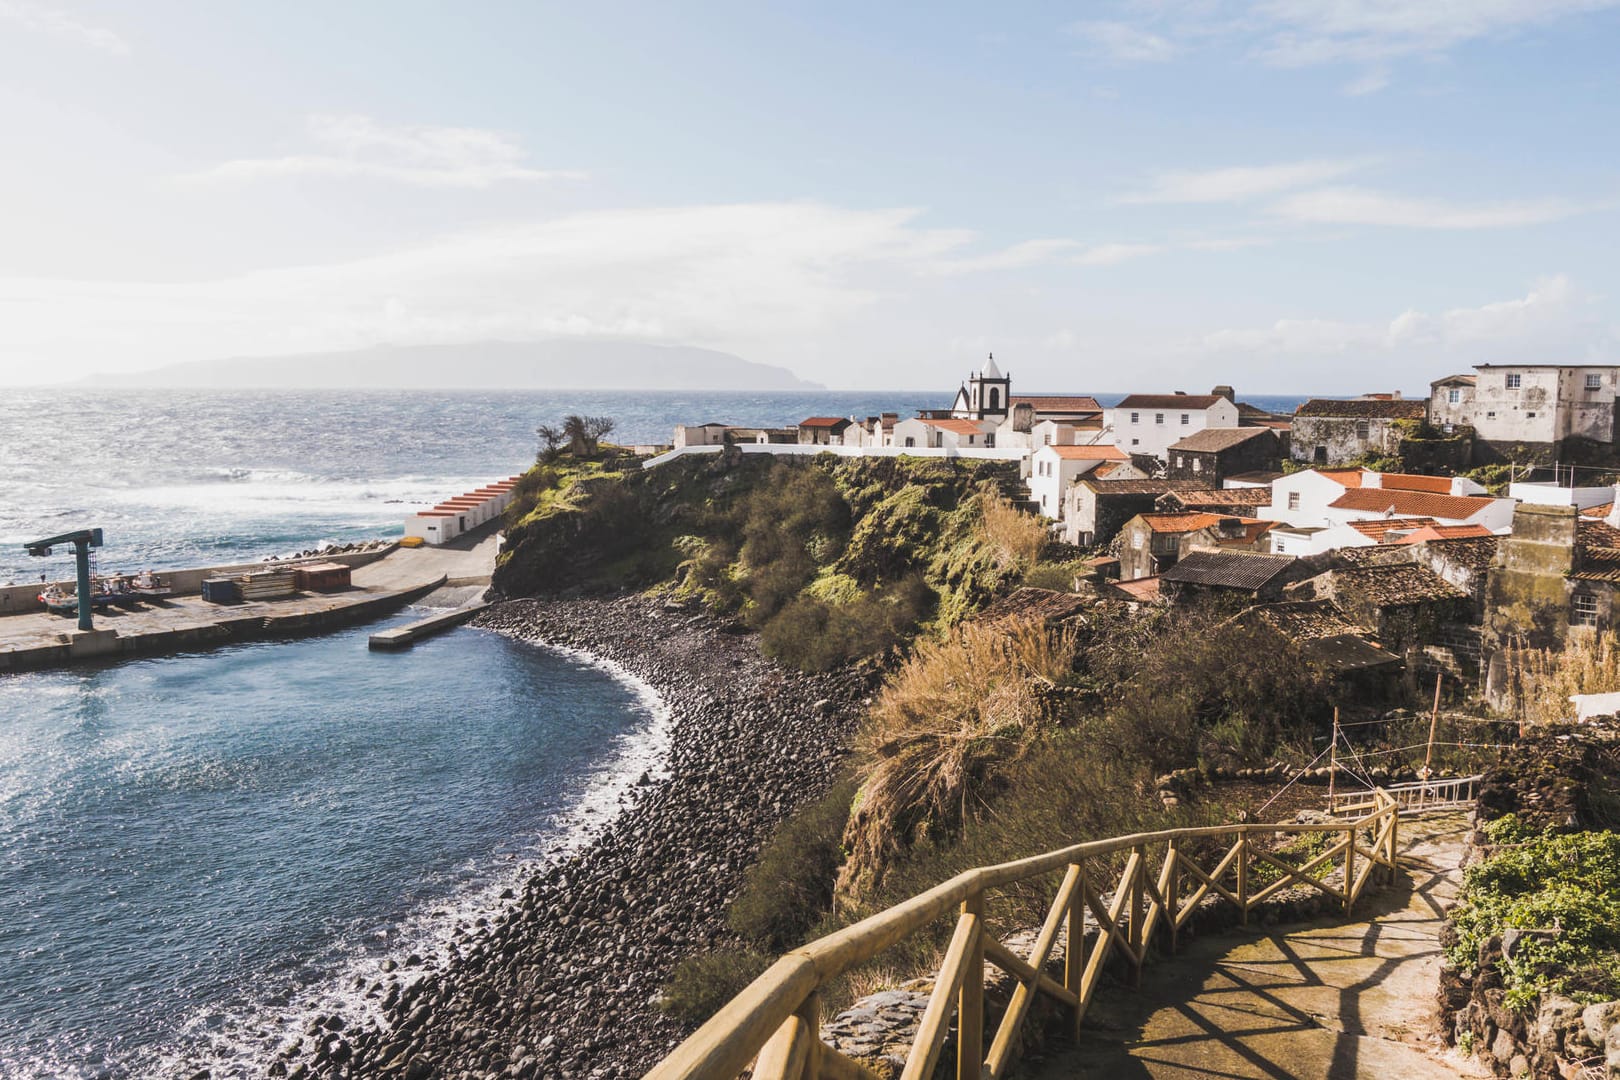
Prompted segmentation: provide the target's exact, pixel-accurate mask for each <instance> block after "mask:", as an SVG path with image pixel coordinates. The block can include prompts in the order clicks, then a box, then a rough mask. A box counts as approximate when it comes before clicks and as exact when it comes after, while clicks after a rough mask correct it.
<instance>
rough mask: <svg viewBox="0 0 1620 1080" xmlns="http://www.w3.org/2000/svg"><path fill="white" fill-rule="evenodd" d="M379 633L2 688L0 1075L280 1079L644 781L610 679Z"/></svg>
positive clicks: (637, 727)
mask: <svg viewBox="0 0 1620 1080" xmlns="http://www.w3.org/2000/svg"><path fill="white" fill-rule="evenodd" d="M368 629H369V628H363V629H355V630H350V631H345V632H342V633H336V634H331V635H327V636H324V637H319V638H311V639H307V640H302V641H296V642H290V643H270V644H253V645H244V646H237V647H233V648H229V649H225V650H221V651H219V652H215V653H209V654H198V655H183V656H174V657H168V658H163V659H154V660H145V661H140V662H136V663H128V664H122V665H119V666H114V667H106V668H101V669H95V670H82V671H72V672H59V673H49V674H32V675H17V676H10V677H0V717H4V724H3V726H0V1075H3V1076H6V1077H28V1076H39V1077H45V1076H99V1075H112V1076H117V1075H151V1074H153V1073H167V1072H169V1071H171V1069H177V1068H179V1067H180V1063H181V1062H185V1063H187V1064H186V1066H185V1067H186V1068H187V1069H189V1068H191V1067H194V1066H196V1065H198V1064H199V1063H200V1064H203V1065H211V1066H213V1067H214V1069H215V1076H216V1077H217V1076H221V1075H236V1074H237V1070H238V1068H239V1069H240V1074H241V1075H255V1076H258V1075H262V1072H263V1067H264V1061H265V1057H266V1054H265V1051H266V1049H271V1048H274V1047H275V1046H277V1045H279V1043H280V1040H281V1039H283V1038H284V1037H285V1033H286V1032H287V1031H290V1030H296V1029H297V1027H298V1019H299V1018H300V1017H303V1016H307V1015H308V1014H309V1013H310V1012H312V1011H318V1010H319V1009H320V1008H321V1007H322V1004H323V1003H325V1004H326V1005H328V1006H329V1005H330V1004H332V1003H334V1002H336V1001H338V1000H342V999H345V998H347V997H349V996H350V995H349V993H348V990H349V986H350V984H351V983H352V981H353V976H354V975H355V974H366V973H371V974H373V975H374V973H375V971H376V965H377V963H379V962H380V961H381V960H382V959H383V958H384V957H386V956H395V957H396V958H398V959H404V958H405V954H406V953H408V952H410V951H421V952H423V953H424V954H425V955H431V944H432V941H433V939H434V938H435V937H437V936H440V935H442V934H443V933H444V932H445V931H446V930H447V929H448V928H449V927H451V926H452V925H453V924H454V922H455V919H456V917H457V913H458V912H461V913H463V914H464V915H466V916H469V917H470V914H471V913H472V912H474V911H476V910H479V909H480V908H481V907H485V906H487V905H488V903H489V902H490V900H491V899H492V898H491V896H490V893H491V892H492V891H493V890H496V889H497V888H498V887H499V886H500V885H501V884H502V883H504V882H509V881H512V880H515V876H516V874H517V873H518V868H519V866H520V865H521V862H522V860H533V859H541V858H544V857H545V856H546V855H547V853H548V852H549V851H551V850H553V849H555V848H557V847H558V846H559V845H561V844H564V843H566V842H567V841H568V840H569V838H570V837H574V836H577V835H579V834H580V833H581V832H582V830H583V829H584V828H585V827H586V819H587V817H588V811H587V810H585V809H582V805H583V804H591V805H594V806H596V808H597V809H598V811H599V812H600V811H605V810H606V809H607V808H608V807H610V806H611V805H612V802H613V792H614V790H615V786H614V785H615V783H616V782H623V779H624V778H625V777H626V776H628V777H629V778H630V779H633V778H634V777H635V776H638V775H639V774H640V771H641V769H642V768H644V767H645V766H646V763H647V762H646V758H647V756H648V754H649V753H650V752H651V750H650V748H649V747H648V745H647V739H648V732H649V727H650V726H651V725H652V724H653V720H652V716H653V714H652V711H651V709H650V706H649V703H648V701H647V699H646V698H645V697H644V696H643V695H642V694H641V693H640V692H638V689H637V688H636V687H635V686H633V685H628V684H626V683H625V682H622V681H618V680H616V679H615V678H613V677H611V676H610V675H609V674H608V673H606V672H604V671H603V670H601V669H599V668H596V667H592V666H589V665H587V664H585V663H582V662H580V661H578V660H571V659H569V658H567V657H564V656H562V655H560V654H555V653H549V652H545V651H541V650H537V649H535V648H533V647H530V646H526V645H523V644H519V643H516V642H513V641H510V640H508V639H506V638H503V637H500V636H498V635H494V634H490V633H486V632H483V631H479V630H474V629H467V628H463V629H460V630H456V631H452V632H450V633H448V634H446V635H444V636H442V637H439V638H434V639H432V640H430V641H427V642H425V643H423V644H421V645H419V646H417V647H416V648H415V649H412V650H409V651H407V652H402V653H371V652H368V651H367V649H366V634H367V632H368ZM351 1015H352V1013H351ZM254 1058H257V1062H256V1067H254V1066H250V1065H249V1062H250V1061H252V1059H254ZM233 1062H234V1063H236V1064H235V1065H233V1064H232V1063H233Z"/></svg>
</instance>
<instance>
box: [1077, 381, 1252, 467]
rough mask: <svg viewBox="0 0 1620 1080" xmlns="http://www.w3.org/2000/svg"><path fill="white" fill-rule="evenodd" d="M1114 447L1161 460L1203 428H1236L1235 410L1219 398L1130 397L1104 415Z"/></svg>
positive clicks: (1147, 395)
mask: <svg viewBox="0 0 1620 1080" xmlns="http://www.w3.org/2000/svg"><path fill="white" fill-rule="evenodd" d="M1104 423H1105V424H1106V425H1107V426H1108V427H1109V428H1110V429H1112V431H1113V440H1114V445H1115V446H1117V447H1119V448H1120V449H1121V450H1123V451H1125V452H1126V453H1128V454H1148V455H1150V456H1152V457H1156V458H1163V457H1164V456H1165V454H1166V452H1167V451H1168V450H1169V449H1170V444H1171V443H1174V442H1179V441H1180V440H1182V439H1185V438H1186V437H1187V436H1188V435H1191V434H1193V433H1194V432H1198V431H1203V430H1204V429H1205V428H1235V427H1237V426H1238V408H1237V406H1236V405H1234V404H1233V403H1232V400H1231V399H1230V398H1227V397H1225V396H1223V395H1220V394H1131V395H1130V396H1129V397H1127V398H1125V400H1123V401H1121V402H1120V403H1119V404H1118V405H1115V406H1114V407H1113V408H1112V409H1109V410H1108V411H1107V417H1106V419H1105V420H1104Z"/></svg>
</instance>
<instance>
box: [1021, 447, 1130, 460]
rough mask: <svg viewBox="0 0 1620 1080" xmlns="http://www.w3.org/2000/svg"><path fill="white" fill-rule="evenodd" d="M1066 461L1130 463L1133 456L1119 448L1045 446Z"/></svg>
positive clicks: (1044, 448)
mask: <svg viewBox="0 0 1620 1080" xmlns="http://www.w3.org/2000/svg"><path fill="white" fill-rule="evenodd" d="M1041 449H1042V450H1050V451H1052V453H1054V454H1056V455H1057V456H1058V457H1060V458H1062V459H1063V460H1064V461H1129V460H1130V459H1131V455H1129V454H1127V453H1126V452H1125V451H1123V450H1121V449H1120V448H1119V447H1117V446H1043V447H1041Z"/></svg>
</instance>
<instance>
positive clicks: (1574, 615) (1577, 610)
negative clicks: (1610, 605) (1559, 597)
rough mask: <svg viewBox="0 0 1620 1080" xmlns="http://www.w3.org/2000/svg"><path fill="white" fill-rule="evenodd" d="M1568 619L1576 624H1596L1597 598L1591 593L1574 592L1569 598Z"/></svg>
mask: <svg viewBox="0 0 1620 1080" xmlns="http://www.w3.org/2000/svg"><path fill="white" fill-rule="evenodd" d="M1569 621H1570V622H1571V623H1572V624H1574V625H1576V626H1596V625H1597V623H1598V598H1597V597H1596V596H1594V595H1593V594H1592V593H1576V594H1575V595H1574V596H1571V597H1570V598H1569Z"/></svg>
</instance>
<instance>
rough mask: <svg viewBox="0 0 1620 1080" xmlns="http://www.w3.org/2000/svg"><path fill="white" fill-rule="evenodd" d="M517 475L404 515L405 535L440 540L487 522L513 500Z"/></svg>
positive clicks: (435, 542)
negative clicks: (405, 516)
mask: <svg viewBox="0 0 1620 1080" xmlns="http://www.w3.org/2000/svg"><path fill="white" fill-rule="evenodd" d="M520 479H521V477H517V476H513V477H509V478H508V479H505V480H500V481H497V482H496V483H493V484H489V485H487V486H485V487H481V488H478V489H477V490H475V491H469V492H467V493H465V494H462V495H457V496H456V497H455V498H453V499H446V500H445V501H444V502H442V503H439V504H438V505H437V506H434V507H432V508H431V509H428V510H421V511H418V512H417V513H415V514H412V515H411V516H410V517H407V518H406V519H405V535H406V536H415V537H418V538H420V539H421V540H423V541H425V542H427V543H429V544H443V543H448V542H449V541H451V540H454V539H455V538H456V537H458V536H460V535H462V534H463V533H469V532H471V531H473V530H474V529H476V528H478V527H479V526H480V525H485V524H488V523H489V522H491V521H494V520H495V519H496V518H498V517H500V516H501V514H503V513H505V511H506V508H507V507H508V506H510V505H511V504H512V489H513V488H515V487H516V486H517V483H518V481H519V480H520Z"/></svg>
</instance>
